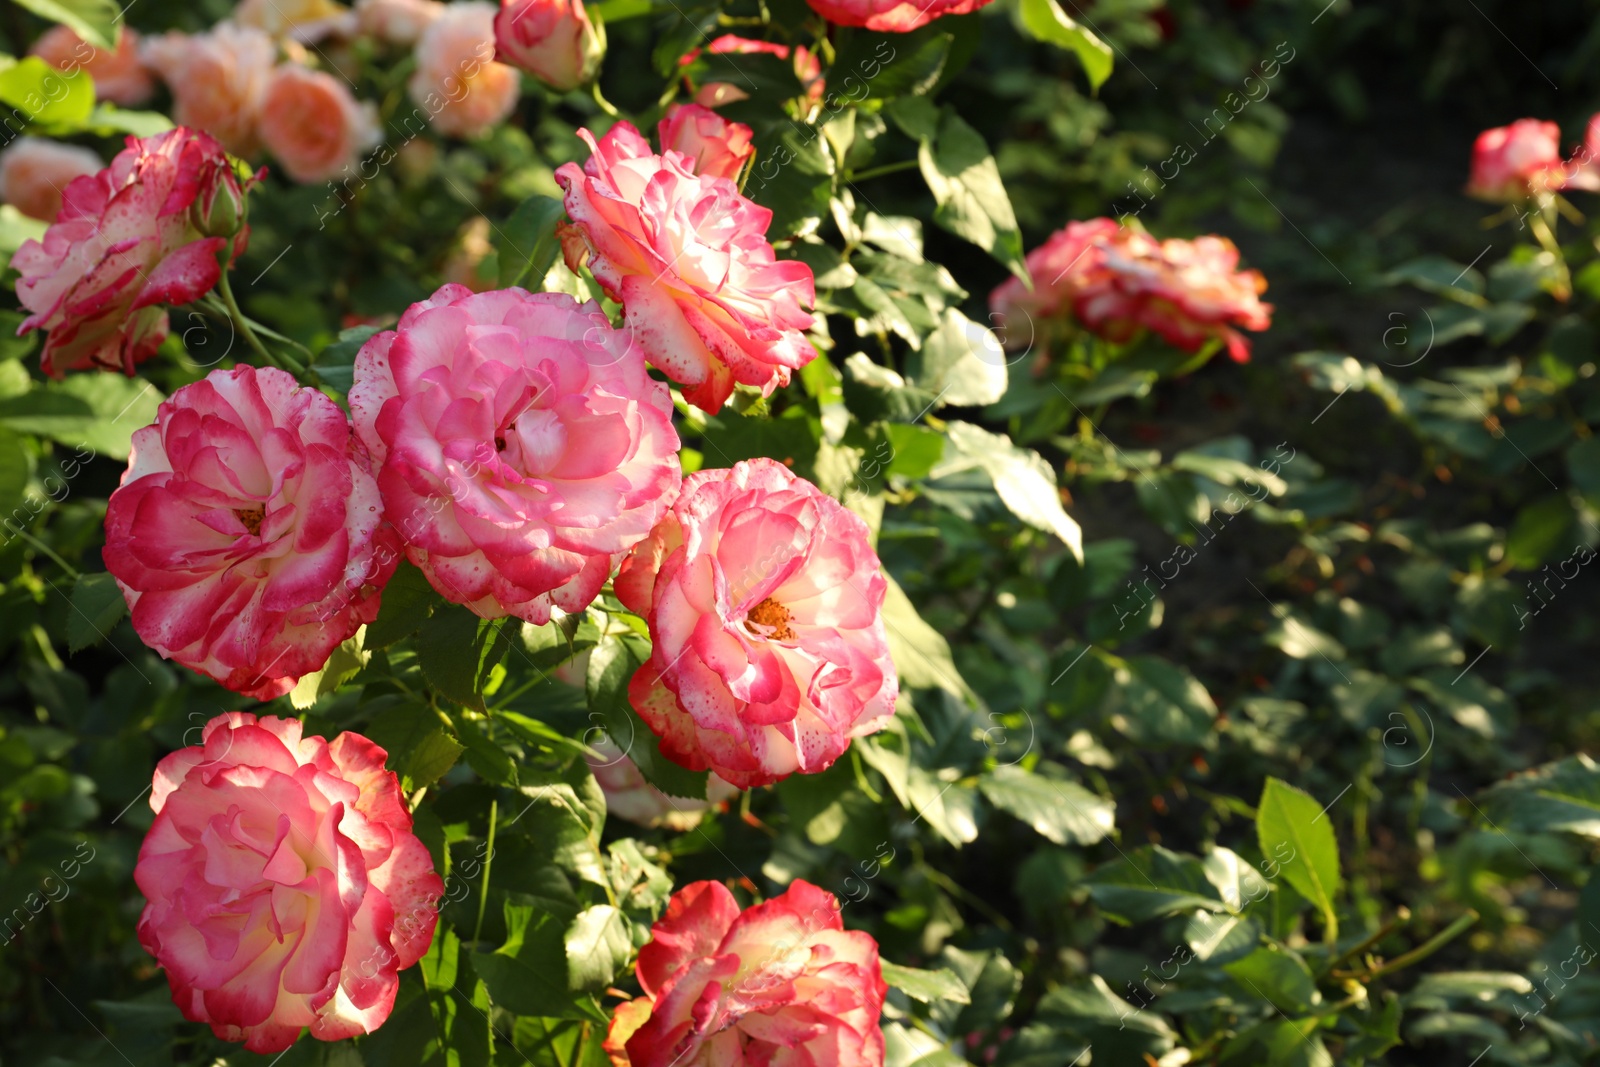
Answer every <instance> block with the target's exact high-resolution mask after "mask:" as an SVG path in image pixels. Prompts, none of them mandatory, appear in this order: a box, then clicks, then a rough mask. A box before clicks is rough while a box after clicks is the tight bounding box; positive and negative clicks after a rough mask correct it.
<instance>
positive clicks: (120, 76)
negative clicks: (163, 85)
mask: <svg viewBox="0 0 1600 1067" xmlns="http://www.w3.org/2000/svg"><path fill="white" fill-rule="evenodd" d="M31 51H32V53H33V54H34V55H36V56H38V57H39V58H40V59H43V60H44V61H45V62H46V63H49V64H50V65H51V66H52V67H55V68H56V69H57V70H64V71H77V70H82V71H86V72H87V73H88V75H89V77H90V79H91V80H92V81H93V82H94V98H95V99H96V100H109V101H110V102H111V103H113V104H120V105H121V106H122V107H137V106H138V105H140V104H142V103H144V102H146V101H147V100H149V99H150V97H151V96H152V95H153V94H154V93H155V91H156V83H155V79H154V78H152V77H151V76H150V71H149V70H147V69H145V65H144V64H143V63H142V62H140V60H139V35H138V34H137V33H134V32H133V31H132V30H130V29H128V28H127V27H121V28H120V31H119V32H118V34H117V47H116V48H115V49H114V50H112V51H106V50H105V49H102V48H96V47H95V46H94V45H92V44H90V43H88V42H87V41H85V40H83V39H82V38H80V37H79V36H78V35H77V34H75V33H73V32H72V31H71V30H70V29H68V28H67V27H65V26H52V27H50V28H49V29H48V30H46V31H45V33H44V36H42V37H40V38H39V40H38V41H36V42H34V45H33V48H32V49H31Z"/></svg>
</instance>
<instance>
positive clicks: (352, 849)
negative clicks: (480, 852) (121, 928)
mask: <svg viewBox="0 0 1600 1067" xmlns="http://www.w3.org/2000/svg"><path fill="white" fill-rule="evenodd" d="M300 731H301V726H300V723H299V722H297V721H295V720H294V719H279V718H275V717H273V716H270V715H269V716H266V717H263V718H260V719H257V718H256V717H255V716H254V715H249V714H246V713H244V712H238V711H230V712H226V713H224V714H222V715H219V716H217V717H216V718H214V719H212V720H211V721H210V722H209V723H207V724H206V727H205V733H204V739H203V741H202V743H201V744H199V745H192V746H190V747H188V748H183V749H179V750H178V751H177V752H174V753H172V754H171V755H169V756H167V757H166V758H165V759H163V760H162V761H161V763H160V764H158V765H157V767H156V773H155V780H154V781H153V782H152V783H151V788H150V807H151V808H152V809H153V810H154V811H155V813H156V818H155V822H154V823H153V824H152V825H151V827H150V832H149V833H148V834H146V835H145V839H144V845H143V846H142V847H141V848H140V849H139V862H138V864H137V866H135V867H134V869H133V878H134V881H136V882H137V883H138V884H139V891H140V892H141V893H143V894H144V896H145V899H146V901H148V903H147V904H146V905H145V908H144V914H143V915H141V916H140V918H139V943H140V944H141V945H143V946H144V948H145V951H147V952H149V953H150V954H151V955H152V956H154V957H155V958H156V959H157V960H158V961H159V962H160V964H161V966H162V967H163V968H165V969H166V972H167V981H168V982H169V983H170V984H171V986H172V1002H173V1003H174V1004H176V1005H177V1006H178V1009H179V1010H180V1011H182V1012H183V1014H184V1017H185V1018H187V1019H189V1020H191V1021H193V1022H203V1023H209V1024H210V1025H211V1029H212V1031H213V1032H214V1033H215V1034H216V1035H217V1036H218V1037H220V1038H222V1039H224V1040H227V1041H243V1042H244V1047H245V1048H246V1049H248V1050H250V1051H251V1052H281V1051H283V1050H284V1049H286V1048H288V1047H289V1046H290V1045H292V1044H294V1042H295V1039H296V1038H298V1037H299V1036H300V1030H301V1028H302V1027H306V1026H309V1027H311V1036H312V1037H315V1038H318V1039H319V1040H322V1041H338V1040H340V1039H342V1038H346V1037H354V1036H356V1035H357V1034H369V1033H371V1032H372V1031H373V1030H376V1029H377V1028H378V1027H379V1026H381V1025H382V1024H383V1021H384V1020H385V1019H387V1018H388V1017H389V1011H390V1009H391V1008H393V1007H394V997H395V992H396V991H397V990H398V989H399V988H400V981H399V977H398V973H397V972H399V971H402V970H404V969H405V968H407V967H409V966H411V965H412V964H413V963H415V962H417V960H418V959H420V958H421V957H422V956H423V954H424V953H426V952H427V951H428V946H429V945H430V944H431V943H432V941H433V928H434V924H435V922H436V921H437V920H438V913H437V901H438V899H439V897H440V896H441V895H442V894H443V892H444V883H443V881H441V880H440V878H439V876H438V875H437V874H435V873H434V870H433V859H432V857H430V856H429V855H428V849H427V847H426V846H424V845H423V843H422V842H421V841H419V840H418V839H417V836H416V835H415V834H414V833H412V832H411V816H410V814H408V813H407V811H406V806H405V802H404V797H403V796H402V795H401V793H400V783H399V781H398V780H397V779H396V778H395V776H394V774H393V773H392V772H390V771H386V770H384V767H383V763H384V759H385V758H386V757H387V755H388V754H387V753H386V752H384V750H383V749H381V748H379V747H378V746H377V745H375V744H373V743H372V742H371V741H368V740H367V739H366V738H365V737H362V736H361V735H360V734H355V733H342V734H340V735H339V736H338V737H336V738H334V739H333V743H332V744H329V743H328V742H327V741H324V740H323V739H322V738H320V737H302V736H301V732H300Z"/></svg>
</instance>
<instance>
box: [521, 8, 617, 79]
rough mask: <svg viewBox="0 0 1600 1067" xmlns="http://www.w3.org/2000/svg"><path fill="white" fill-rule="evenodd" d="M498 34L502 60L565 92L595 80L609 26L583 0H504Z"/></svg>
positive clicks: (604, 50)
mask: <svg viewBox="0 0 1600 1067" xmlns="http://www.w3.org/2000/svg"><path fill="white" fill-rule="evenodd" d="M494 37H495V49H496V51H495V54H496V56H497V58H499V59H500V60H501V62H504V63H509V64H511V65H512V66H514V67H518V68H521V69H522V70H525V71H527V72H528V73H529V74H532V75H533V76H534V77H535V78H538V79H539V80H540V81H542V82H544V83H545V84H546V85H549V86H550V87H551V88H553V89H559V90H560V91H562V92H568V91H570V90H572V89H576V88H577V87H578V86H580V85H582V84H584V83H585V82H587V81H590V80H592V79H593V78H594V76H595V72H596V71H598V70H599V69H600V60H601V58H602V57H603V56H604V55H605V52H606V34H605V29H604V27H602V26H601V25H600V24H599V23H596V22H591V21H590V20H589V16H588V14H587V13H586V12H585V11H584V10H583V0H500V13H499V14H498V15H496V16H495V20H494Z"/></svg>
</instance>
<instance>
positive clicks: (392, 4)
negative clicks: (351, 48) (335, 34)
mask: <svg viewBox="0 0 1600 1067" xmlns="http://www.w3.org/2000/svg"><path fill="white" fill-rule="evenodd" d="M444 9H445V5H444V4H441V3H439V0H356V21H357V24H358V25H359V26H360V27H361V32H362V33H365V34H367V35H369V36H371V37H376V38H378V39H379V40H380V41H387V42H388V43H389V44H394V45H404V46H406V47H408V48H409V47H410V46H412V45H414V44H416V43H417V40H418V39H419V38H420V37H421V36H422V31H423V30H425V29H427V28H428V27H429V26H430V25H432V24H433V21H434V20H435V19H437V18H438V17H439V16H440V15H441V14H443V13H444Z"/></svg>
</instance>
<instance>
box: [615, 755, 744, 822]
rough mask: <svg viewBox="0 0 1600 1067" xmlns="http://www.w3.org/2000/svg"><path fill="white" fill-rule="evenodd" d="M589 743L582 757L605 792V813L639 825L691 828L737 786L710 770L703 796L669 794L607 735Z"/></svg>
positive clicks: (737, 792)
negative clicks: (656, 785) (699, 797)
mask: <svg viewBox="0 0 1600 1067" xmlns="http://www.w3.org/2000/svg"><path fill="white" fill-rule="evenodd" d="M589 747H590V748H592V749H593V750H594V751H593V752H592V753H590V754H589V755H588V756H587V757H586V758H587V759H588V762H589V770H590V771H592V772H593V773H594V780H595V781H596V782H597V783H599V785H600V791H601V792H603V793H604V794H605V795H606V815H607V816H612V815H614V816H616V817H617V818H619V819H626V820H627V821H628V822H631V823H637V824H638V825H640V826H650V827H655V826H664V827H666V828H667V829H669V830H680V831H681V830H692V829H694V828H695V827H696V826H698V825H699V823H700V819H701V817H702V816H703V815H704V814H705V813H706V812H707V811H708V810H710V809H711V808H713V807H715V806H716V805H718V804H720V803H722V802H723V801H724V800H729V799H731V798H733V797H736V796H738V795H739V790H737V789H735V788H734V787H733V786H731V785H729V784H728V783H727V782H724V781H723V780H722V779H721V778H718V777H717V776H716V775H714V774H713V775H711V777H710V778H709V779H707V781H706V799H705V800H694V799H691V798H688V797H669V796H667V794H665V793H663V792H662V791H661V790H659V789H657V788H656V787H655V786H653V785H651V784H650V783H649V782H647V781H646V780H645V777H644V775H643V774H640V773H639V768H638V767H637V766H635V765H634V762H633V760H631V759H629V758H628V757H627V755H626V754H625V753H624V752H623V751H622V749H620V748H618V747H617V745H616V743H615V742H613V741H612V740H611V739H610V738H608V737H601V738H599V739H598V740H596V741H594V742H592V743H591V744H590V746H589Z"/></svg>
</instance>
